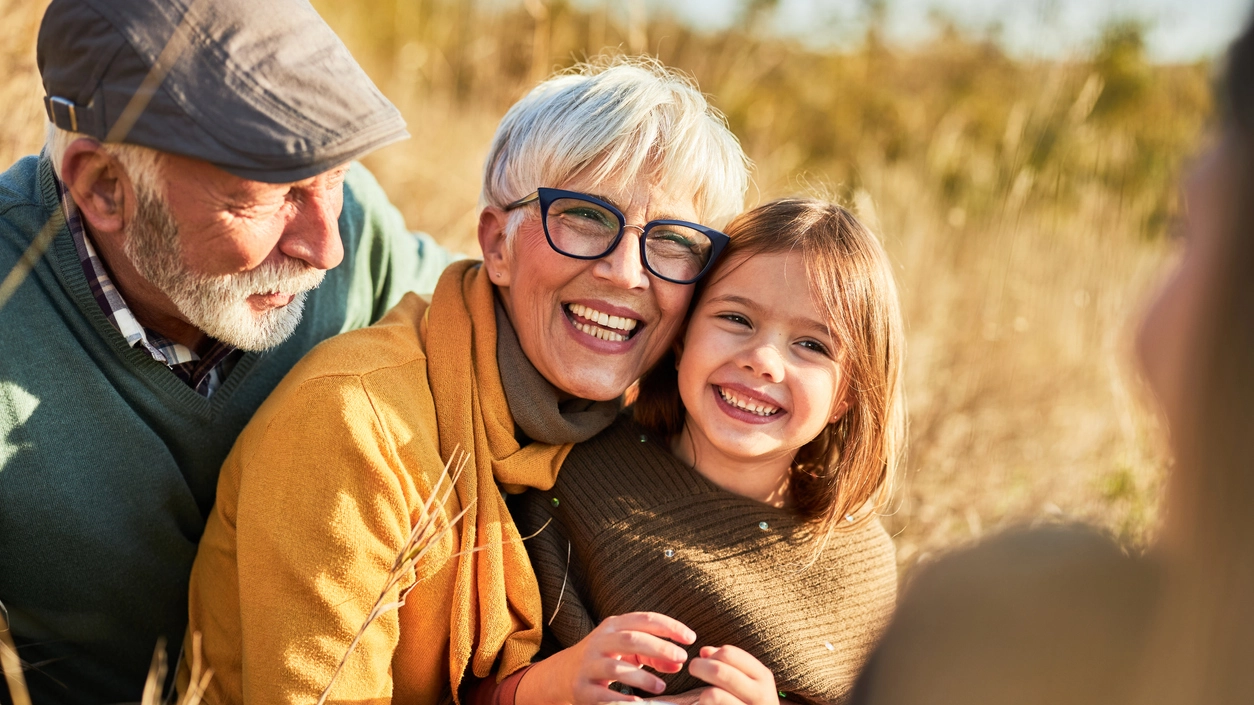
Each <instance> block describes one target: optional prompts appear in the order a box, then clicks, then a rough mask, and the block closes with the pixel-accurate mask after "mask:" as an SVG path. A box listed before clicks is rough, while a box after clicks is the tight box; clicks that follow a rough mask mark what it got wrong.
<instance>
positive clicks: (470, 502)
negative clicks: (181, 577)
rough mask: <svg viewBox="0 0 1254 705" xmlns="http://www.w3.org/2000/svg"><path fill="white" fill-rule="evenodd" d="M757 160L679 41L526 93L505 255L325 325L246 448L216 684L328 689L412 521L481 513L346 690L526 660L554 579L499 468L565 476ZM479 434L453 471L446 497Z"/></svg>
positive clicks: (212, 523)
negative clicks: (351, 327) (686, 73)
mask: <svg viewBox="0 0 1254 705" xmlns="http://www.w3.org/2000/svg"><path fill="white" fill-rule="evenodd" d="M746 182H747V169H746V159H745V157H744V154H743V153H742V151H741V149H740V147H739V145H738V143H737V141H736V139H735V138H734V137H733V136H732V135H731V133H730V132H729V131H728V130H727V127H726V125H725V124H724V122H723V120H722V119H721V118H720V117H719V116H718V115H717V114H716V113H715V111H713V110H712V109H711V108H710V107H709V106H708V105H707V104H706V101H705V100H704V98H703V97H702V95H701V94H700V92H699V91H698V90H697V89H696V88H695V86H693V85H691V84H690V83H688V82H686V81H684V80H682V79H680V78H678V77H676V76H675V75H673V74H671V73H669V72H668V71H666V70H664V69H663V68H662V67H660V66H658V65H656V64H651V63H639V62H635V63H633V62H615V63H612V64H610V65H608V66H603V67H599V68H598V67H588V66H585V67H581V68H580V69H578V70H576V71H574V72H572V73H569V74H565V75H561V76H558V77H556V78H553V79H551V80H549V81H546V82H545V83H543V84H541V85H540V86H538V87H536V88H535V89H534V90H533V91H531V93H530V94H528V95H527V96H526V97H524V98H523V99H522V100H521V101H519V103H518V104H517V105H515V106H514V107H513V108H512V109H511V110H510V111H509V113H508V114H507V115H506V116H505V118H504V120H502V122H501V125H500V127H499V128H498V130H497V133H496V136H495V138H494V141H493V144H492V148H491V151H490V153H489V155H488V159H487V163H486V170H485V176H484V186H483V200H484V202H485V203H486V204H487V205H486V207H485V208H484V209H483V212H482V214H481V215H480V218H479V243H480V245H481V246H482V249H483V253H484V261H483V262H482V263H480V262H462V263H457V264H455V265H453V266H451V267H449V269H447V270H446V271H445V273H444V275H443V276H442V278H441V279H440V282H439V284H438V286H437V289H436V291H435V294H434V297H433V298H432V300H431V303H430V304H427V303H426V302H424V301H423V300H422V299H420V298H418V297H416V296H413V295H410V296H408V297H406V298H405V299H403V300H402V301H401V302H400V303H399V304H398V305H397V306H396V307H395V308H393V309H392V311H391V312H390V313H388V314H387V315H386V316H385V317H384V318H383V319H382V320H381V321H380V322H379V323H378V324H376V325H374V326H372V327H370V328H368V329H363V330H360V331H357V332H354V333H349V334H345V335H343V336H340V337H337V338H335V339H333V340H331V341H328V342H327V343H324V344H323V345H321V346H319V347H318V348H316V349H315V350H314V351H313V352H311V353H310V354H309V356H308V357H306V358H305V359H304V360H303V361H302V362H301V363H300V364H299V365H298V366H297V367H296V368H294V369H293V370H292V372H291V373H290V374H289V375H288V376H287V378H286V379H285V380H284V381H283V383H282V384H281V385H280V386H279V387H278V388H277V389H276V390H275V392H274V394H273V395H272V396H271V397H270V399H269V400H268V401H267V402H266V403H265V405H264V406H263V407H262V408H261V409H260V410H259V411H258V413H257V415H256V416H255V417H254V418H253V420H252V422H251V423H250V424H249V425H248V427H247V428H246V429H245V430H244V432H243V434H242V435H241V436H240V438H239V441H238V442H237V443H236V444H235V447H234V449H233V450H232V452H231V454H230V456H229V457H228V458H227V460H226V463H225V465H224V466H223V469H222V477H221V482H220V484H219V486H218V494H217V505H216V507H215V509H214V512H213V515H212V516H211V518H210V520H209V523H208V526H207V528H206V530H205V535H204V538H203V539H202V541H201V544H200V552H199V554H198V556H197V558H196V564H195V567H194V570H193V575H192V584H191V595H190V613H191V614H190V629H189V633H194V632H197V631H198V632H200V633H201V634H202V635H203V644H204V654H205V661H206V665H207V666H210V667H212V668H213V669H214V678H213V680H212V681H211V684H210V689H209V693H208V695H207V698H206V700H208V701H209V702H213V703H227V702H230V703H237V702H244V701H247V702H256V703H279V702H312V701H314V700H315V699H317V698H318V697H319V694H320V693H322V691H323V689H324V688H325V687H326V686H327V684H328V683H330V682H331V680H332V677H333V673H334V672H335V671H336V668H337V664H339V663H340V660H341V658H342V657H343V656H344V654H345V653H346V651H347V650H348V649H349V645H350V642H352V641H353V639H354V637H355V636H356V635H357V634H358V631H359V630H360V629H361V627H362V625H363V624H364V623H365V622H366V621H367V618H368V616H369V613H370V611H371V607H372V605H374V604H375V601H376V599H377V598H378V597H379V594H380V590H381V589H382V588H383V587H384V585H385V583H387V581H388V577H389V572H390V571H391V570H392V568H393V565H394V562H395V560H396V558H397V555H398V553H399V552H400V551H401V550H402V548H403V546H404V545H405V543H406V541H407V540H408V539H409V537H410V534H411V530H412V529H413V527H414V526H415V525H417V524H418V523H419V522H423V521H427V520H429V519H431V520H433V521H434V523H435V525H436V526H443V525H445V524H446V523H447V522H453V521H454V520H455V518H456V517H457V516H458V514H459V513H461V512H465V514H464V516H463V517H462V518H461V519H460V524H459V525H457V526H455V527H454V528H453V530H452V531H449V532H446V533H444V534H443V535H442V536H441V537H440V538H439V539H438V541H436V542H435V543H434V544H433V546H432V547H431V548H430V550H429V552H428V553H427V554H426V555H425V557H424V558H423V560H422V561H420V562H419V563H418V564H417V566H416V568H415V569H414V570H413V571H410V572H408V573H407V574H406V575H405V577H404V579H403V580H402V581H401V582H400V584H399V585H398V586H397V587H396V588H394V589H393V590H392V591H391V593H390V594H389V595H387V597H386V599H385V600H384V602H391V601H394V600H397V599H398V598H400V597H402V596H404V598H405V599H404V605H403V606H401V607H400V608H399V609H397V610H394V611H389V612H386V613H384V614H382V616H380V617H379V618H378V619H376V620H375V621H374V622H373V623H372V624H371V626H370V627H369V628H368V629H366V630H365V631H364V632H363V633H362V636H361V640H360V642H358V643H357V644H356V646H355V649H354V651H353V653H352V655H351V657H350V658H349V659H348V660H347V662H346V664H345V667H344V668H343V670H342V671H341V672H340V673H339V674H338V676H337V677H336V679H335V684H334V687H333V689H332V690H331V693H330V696H331V698H332V699H333V700H335V701H359V702H371V703H384V702H390V701H391V699H393V698H395V699H397V700H398V701H400V702H407V703H435V702H439V701H442V700H444V699H446V698H447V697H448V696H449V694H450V692H452V693H457V692H459V687H460V686H462V684H463V682H468V678H469V677H470V676H473V677H475V678H487V677H489V676H491V675H493V674H495V675H497V676H499V677H504V676H506V675H508V674H510V673H512V672H514V671H516V670H518V669H520V668H521V667H523V666H525V665H526V664H527V663H528V662H529V661H530V660H531V658H532V656H533V655H534V654H535V653H536V651H537V648H538V645H539V643H540V630H541V612H540V596H539V592H538V588H537V586H536V579H535V576H534V574H533V573H532V569H531V566H530V564H529V562H528V560H527V554H526V552H525V550H524V548H523V545H522V543H521V542H520V540H519V539H520V537H519V535H518V531H517V529H516V528H515V526H514V523H513V520H512V519H511V518H510V516H509V513H508V511H507V509H506V506H505V502H504V500H503V498H502V495H501V492H500V491H499V488H502V487H503V488H505V489H507V490H510V491H521V490H522V489H524V488H526V487H536V488H547V487H549V486H551V485H552V483H553V481H554V478H555V476H556V474H557V471H558V468H559V467H560V466H561V464H562V461H563V459H564V458H565V457H566V454H567V453H568V452H569V450H570V448H571V446H572V444H574V443H576V442H579V441H583V440H586V439H588V438H590V437H591V436H593V435H594V434H596V433H597V432H598V431H600V430H602V429H603V428H605V427H606V426H607V425H609V423H610V422H611V421H612V420H613V418H614V415H615V412H616V410H617V407H618V402H617V399H618V398H619V396H620V395H621V394H622V393H623V392H624V390H626V388H627V387H628V385H630V384H631V383H632V382H633V381H634V380H635V379H636V378H638V377H639V376H640V375H641V373H642V372H643V371H644V370H646V369H647V368H648V367H649V366H650V365H652V364H653V363H654V362H656V361H657V360H658V358H659V357H660V356H661V355H662V353H663V352H664V351H665V350H667V349H668V348H669V346H670V345H671V343H672V341H673V339H674V338H675V336H676V333H677V332H678V331H679V329H680V327H681V325H682V322H683V319H684V315H685V313H686V311H687V308H688V304H689V300H690V298H691V296H692V288H693V287H692V284H693V283H694V282H695V281H696V280H697V279H699V278H700V277H701V276H702V274H704V273H705V271H706V270H707V269H708V268H709V266H710V264H711V263H712V262H713V260H714V259H715V258H716V257H717V256H718V253H719V252H720V251H721V249H722V247H723V246H724V245H725V244H726V237H725V236H723V235H722V234H721V233H719V232H718V231H716V230H714V229H713V227H711V226H714V227H717V226H719V225H720V224H722V223H723V222H725V221H726V220H728V219H729V218H730V217H731V216H732V215H734V214H735V212H736V211H737V210H738V209H739V207H740V205H741V202H742V199H743V197H744V191H745V188H746ZM459 451H460V452H461V453H465V454H467V456H468V460H467V462H466V464H465V467H464V469H463V470H462V471H461V472H460V474H458V475H457V477H456V482H455V488H454V491H453V492H452V493H451V494H450V495H449V496H448V497H447V500H445V501H442V502H441V501H438V499H437V500H436V501H429V500H431V498H432V497H433V495H434V494H435V493H436V491H437V489H438V488H439V486H440V483H441V481H442V479H443V475H444V468H445V464H446V462H449V461H453V460H454V459H455V458H456V457H457V456H458V454H459ZM437 497H439V495H437ZM428 509H429V510H430V512H431V514H433V515H434V516H433V517H432V516H431V515H429V514H428ZM185 675H186V672H185V674H184V676H185ZM182 680H183V681H184V682H186V678H185V677H184V678H183V679H182Z"/></svg>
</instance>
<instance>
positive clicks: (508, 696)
mask: <svg viewBox="0 0 1254 705" xmlns="http://www.w3.org/2000/svg"><path fill="white" fill-rule="evenodd" d="M530 669H531V666H524V667H523V668H520V669H519V670H517V671H515V672H513V673H511V674H510V675H509V677H507V678H506V679H505V680H503V681H501V682H500V683H497V682H496V681H495V680H493V679H492V678H488V679H487V680H483V681H480V682H479V685H477V686H475V690H474V694H473V696H472V697H471V699H470V703H469V704H468V705H514V695H515V694H516V693H517V692H518V683H519V682H520V681H522V677H523V674H524V673H526V672H527V671H528V670H530Z"/></svg>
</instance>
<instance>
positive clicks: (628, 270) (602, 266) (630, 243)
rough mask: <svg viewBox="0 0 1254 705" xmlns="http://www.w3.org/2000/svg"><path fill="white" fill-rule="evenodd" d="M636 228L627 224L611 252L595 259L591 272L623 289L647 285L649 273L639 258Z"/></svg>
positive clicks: (638, 239)
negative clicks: (616, 245) (620, 238)
mask: <svg viewBox="0 0 1254 705" xmlns="http://www.w3.org/2000/svg"><path fill="white" fill-rule="evenodd" d="M637 230H638V228H634V227H633V226H630V225H629V226H627V230H626V231H625V232H624V233H623V238H622V240H620V241H619V242H618V247H615V248H614V251H613V252H610V253H609V254H608V255H606V256H604V257H602V258H601V259H599V260H597V262H596V266H595V267H594V268H593V270H592V271H593V272H594V273H595V274H597V276H600V277H601V278H602V279H605V280H606V281H608V282H610V283H612V284H614V285H615V286H617V287H620V288H623V289H640V288H643V287H645V286H647V285H648V282H649V275H648V273H647V272H646V271H645V270H644V264H643V263H642V261H641V259H640V237H639V235H638V233H637V232H636V231H637Z"/></svg>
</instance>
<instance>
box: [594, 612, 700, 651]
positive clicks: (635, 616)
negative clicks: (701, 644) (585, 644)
mask: <svg viewBox="0 0 1254 705" xmlns="http://www.w3.org/2000/svg"><path fill="white" fill-rule="evenodd" d="M601 624H602V625H603V626H605V627H606V628H608V629H610V630H612V631H616V632H621V631H636V632H644V633H646V634H652V635H653V636H656V637H661V638H663V639H670V640H671V641H677V642H679V643H681V644H691V643H692V642H694V641H696V640H697V635H696V633H695V632H693V631H692V630H691V629H689V628H688V627H687V626H686V625H684V623H683V622H680V621H679V620H677V619H674V618H673V617H667V616H666V615H664V614H659V613H657V612H628V613H627V614H619V615H614V616H613V617H607V618H606V619H605V620H604V621H603V622H601Z"/></svg>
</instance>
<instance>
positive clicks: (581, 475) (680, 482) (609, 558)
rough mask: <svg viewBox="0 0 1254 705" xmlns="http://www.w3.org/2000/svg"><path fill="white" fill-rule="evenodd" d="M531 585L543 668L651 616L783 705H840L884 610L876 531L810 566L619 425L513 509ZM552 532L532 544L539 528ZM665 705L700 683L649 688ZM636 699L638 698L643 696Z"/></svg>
mask: <svg viewBox="0 0 1254 705" xmlns="http://www.w3.org/2000/svg"><path fill="white" fill-rule="evenodd" d="M514 511H515V520H516V521H517V522H518V525H519V529H520V530H521V531H522V533H523V534H524V535H525V534H528V533H531V532H535V531H539V532H540V533H539V535H538V536H536V537H534V538H532V539H529V540H528V541H527V550H528V553H529V555H530V557H531V561H532V565H533V567H534V568H535V572H536V577H537V579H538V580H539V583H540V595H541V600H542V603H543V609H544V620H545V624H546V626H545V639H544V643H543V644H542V646H541V655H542V656H545V655H549V654H551V653H553V652H555V651H557V650H559V649H562V648H566V647H569V646H572V645H574V644H575V643H576V642H578V641H579V640H580V639H582V638H583V637H584V636H586V635H587V634H588V633H589V632H590V631H591V630H592V629H593V628H595V626H596V625H597V624H599V623H600V621H601V620H602V619H604V618H606V617H609V616H612V615H616V614H624V613H627V612H635V611H651V612H660V613H662V614H665V615H668V616H670V617H673V618H675V619H678V620H679V621H680V622H683V623H684V624H686V625H687V626H688V627H689V628H691V629H692V630H693V631H694V632H696V634H697V641H696V643H695V644H693V645H692V646H691V647H690V648H689V658H690V659H691V658H693V657H695V656H696V655H697V652H698V650H699V649H700V647H702V646H722V645H724V644H731V645H734V646H738V647H740V648H743V649H745V650H746V651H748V652H749V653H751V654H753V655H754V656H756V657H757V658H758V659H759V660H761V661H762V662H763V663H764V664H766V665H767V667H769V668H770V669H771V670H772V672H773V673H774V674H775V679H776V685H777V686H778V688H779V690H780V691H782V692H784V693H786V694H787V697H788V698H789V699H793V700H802V701H808V702H817V703H829V702H838V701H840V700H841V699H843V698H844V697H845V696H846V695H847V693H848V691H849V689H850V687H851V686H852V683H853V681H854V678H855V677H856V676H857V673H858V669H859V668H860V666H861V665H862V663H863V661H864V660H865V658H866V656H867V654H868V653H869V651H870V649H871V648H872V647H873V646H874V643H875V640H876V638H877V637H878V635H879V633H880V631H881V630H882V628H883V627H884V625H885V623H886V621H887V619H888V617H889V615H890V613H891V611H892V608H893V605H894V602H895V599H896V589H897V572H896V566H895V560H894V550H893V545H892V541H891V539H890V538H889V537H888V534H887V533H886V532H885V531H884V528H883V527H882V526H881V524H880V523H879V521H877V520H876V519H874V518H870V519H867V520H864V521H863V522H861V523H858V524H854V525H852V526H850V527H848V528H843V529H838V530H837V531H836V532H835V533H834V534H833V535H832V536H831V538H830V540H829V541H828V543H827V546H826V548H825V549H824V550H823V552H822V554H821V555H820V556H819V558H818V560H817V561H815V562H814V564H813V565H811V566H810V567H808V568H805V569H804V570H803V569H802V567H803V566H805V564H806V563H808V562H809V561H810V558H811V555H812V552H813V547H814V544H813V543H812V540H811V537H812V533H811V529H810V527H809V525H808V524H807V523H806V522H804V521H803V520H801V518H800V517H798V516H797V515H796V514H795V513H793V512H792V511H790V510H787V509H780V508H775V507H771V506H769V505H767V504H764V503H762V502H758V501H755V500H752V499H749V498H746V497H742V496H740V495H736V494H733V493H731V492H728V491H727V490H724V489H722V488H720V487H718V486H717V485H715V484H713V483H712V482H710V481H709V480H707V479H706V478H705V477H703V476H702V475H701V474H700V473H698V472H697V471H696V470H694V469H693V468H691V467H690V466H688V465H685V464H684V463H682V462H681V461H679V460H678V459H677V458H676V457H675V456H674V455H672V454H671V452H670V450H669V449H668V448H667V447H666V445H665V444H664V442H663V441H662V439H660V438H657V437H656V436H654V435H652V434H649V433H647V432H646V431H644V430H642V429H641V428H640V427H639V426H638V425H636V424H635V423H633V422H632V421H631V419H630V418H628V417H627V416H623V417H620V419H619V420H618V421H617V422H615V424H614V425H613V426H611V427H610V428H609V429H608V430H606V431H605V432H603V433H601V434H600V435H598V436H596V437H595V438H593V439H592V440H590V441H588V442H586V443H581V444H579V445H576V446H575V448H574V449H573V450H572V451H571V453H570V455H569V456H567V458H566V462H565V464H564V465H563V466H562V472H561V474H559V475H558V479H557V482H556V484H555V485H554V486H553V488H552V489H551V490H548V491H543V492H542V491H538V490H533V491H530V492H528V493H527V494H526V495H524V496H523V497H522V498H521V501H519V502H517V503H516V505H515V510H514ZM550 520H551V523H550V524H549V525H548V526H547V527H546V528H544V529H543V530H541V527H542V526H543V525H544V523H545V522H546V521H550ZM659 675H660V676H661V677H662V679H663V680H665V681H666V684H667V688H666V693H667V694H674V693H682V692H685V691H688V690H691V689H693V688H698V687H702V686H704V685H705V683H703V682H701V681H699V680H697V679H696V678H694V677H692V676H691V675H690V674H689V673H688V670H687V669H686V668H685V669H683V670H682V671H680V672H679V673H677V674H669V675H668V674H659ZM642 694H643V693H637V695H642Z"/></svg>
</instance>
